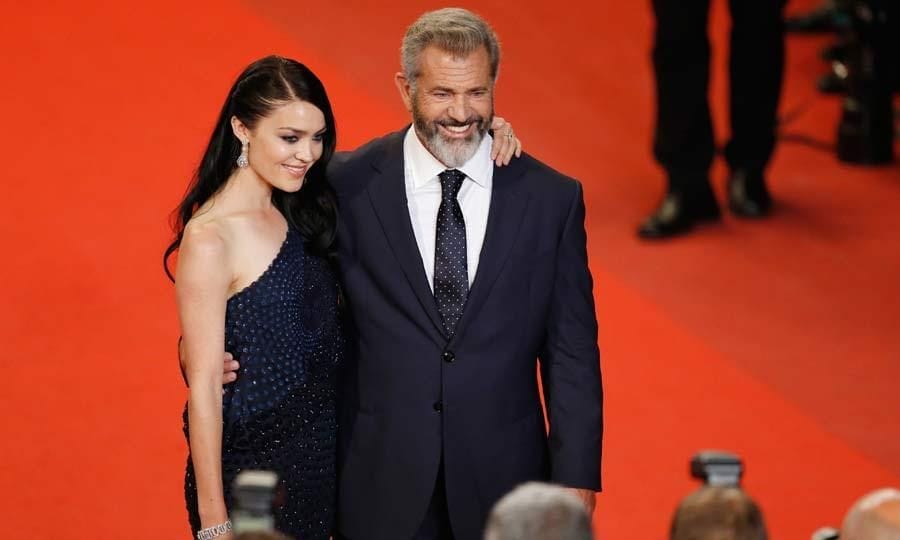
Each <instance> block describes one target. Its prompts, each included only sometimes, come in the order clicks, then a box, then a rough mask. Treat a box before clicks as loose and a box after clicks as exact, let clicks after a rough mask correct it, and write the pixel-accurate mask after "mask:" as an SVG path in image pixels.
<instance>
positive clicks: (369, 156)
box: [328, 129, 406, 181]
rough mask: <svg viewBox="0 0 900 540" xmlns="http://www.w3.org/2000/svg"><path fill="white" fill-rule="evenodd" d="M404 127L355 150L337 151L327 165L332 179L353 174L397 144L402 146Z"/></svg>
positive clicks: (370, 164)
mask: <svg viewBox="0 0 900 540" xmlns="http://www.w3.org/2000/svg"><path fill="white" fill-rule="evenodd" d="M405 132H406V129H402V130H400V131H395V132H393V133H388V134H387V135H383V136H381V137H378V138H375V139H372V140H371V141H369V142H367V143H366V144H364V145H362V146H360V147H359V148H357V149H355V150H350V151H343V152H337V153H336V154H335V155H334V158H332V160H331V163H329V165H328V174H329V176H330V177H331V179H332V181H336V180H337V181H340V180H343V179H344V177H346V176H348V175H350V176H352V175H354V173H357V172H358V169H360V168H361V167H370V166H372V165H373V164H375V163H377V162H378V161H380V160H381V159H382V157H383V156H384V153H385V152H387V151H389V150H391V149H394V148H395V147H397V146H399V147H401V148H402V145H403V136H404V133H405Z"/></svg>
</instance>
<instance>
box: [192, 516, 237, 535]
mask: <svg viewBox="0 0 900 540" xmlns="http://www.w3.org/2000/svg"><path fill="white" fill-rule="evenodd" d="M230 530H231V520H230V519H229V520H228V521H226V522H225V523H219V524H218V525H213V526H212V527H207V528H205V529H200V530H199V531H197V540H211V539H212V538H218V537H220V536H222V535H223V534H225V533H227V532H228V531H230Z"/></svg>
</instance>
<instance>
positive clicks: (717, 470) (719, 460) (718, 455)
mask: <svg viewBox="0 0 900 540" xmlns="http://www.w3.org/2000/svg"><path fill="white" fill-rule="evenodd" d="M743 474H744V464H743V462H741V458H740V457H738V456H737V455H735V454H732V453H730V452H725V451H722V450H701V451H700V452H698V453H696V454H694V457H692V458H691V476H692V477H694V478H697V479H699V480H703V483H704V484H706V485H708V486H726V487H729V486H734V487H739V486H740V484H741V476H742V475H743Z"/></svg>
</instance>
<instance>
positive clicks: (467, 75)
mask: <svg viewBox="0 0 900 540" xmlns="http://www.w3.org/2000/svg"><path fill="white" fill-rule="evenodd" d="M420 70H421V71H420V75H419V78H418V79H417V80H416V81H415V83H416V84H415V89H413V87H412V85H410V84H409V81H406V79H405V78H404V77H403V76H402V75H398V79H397V84H398V86H399V87H400V94H401V96H402V97H403V100H404V102H405V103H406V105H407V108H408V109H409V110H410V111H411V112H412V115H413V124H414V125H415V128H416V133H417V134H418V135H419V139H420V140H421V141H422V144H424V145H425V148H427V149H428V151H429V152H431V154H432V155H433V156H434V157H436V158H437V159H438V160H439V161H440V162H441V163H443V164H444V165H446V166H447V167H449V168H456V167H460V166H462V165H463V164H464V163H465V162H466V161H468V160H469V159H470V158H471V157H472V156H473V155H474V154H475V151H476V150H478V146H479V145H480V144H481V140H482V139H483V138H484V134H485V133H487V130H488V127H489V126H490V125H491V120H492V119H493V117H494V95H493V91H494V85H493V80H492V79H491V63H490V58H489V56H488V52H487V49H486V48H484V47H481V48H479V49H477V50H476V51H474V52H473V53H471V54H469V56H466V57H464V58H459V57H454V56H453V55H452V54H450V53H448V52H446V51H443V50H441V49H439V48H437V47H434V46H429V47H426V48H425V50H424V51H423V52H422V55H421V57H420Z"/></svg>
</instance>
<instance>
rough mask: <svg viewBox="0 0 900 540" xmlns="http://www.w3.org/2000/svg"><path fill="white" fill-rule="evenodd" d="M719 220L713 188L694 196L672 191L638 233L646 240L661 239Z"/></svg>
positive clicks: (639, 228)
mask: <svg viewBox="0 0 900 540" xmlns="http://www.w3.org/2000/svg"><path fill="white" fill-rule="evenodd" d="M717 219H719V206H718V205H717V204H716V200H715V198H714V197H713V196H712V192H711V191H709V192H708V193H704V194H702V195H700V196H693V197H689V196H686V194H684V193H682V192H679V191H669V192H668V193H667V194H666V197H665V198H664V199H663V201H662V203H661V204H660V205H659V208H657V209H656V211H655V212H653V214H651V215H650V216H648V217H647V219H645V220H644V222H643V223H641V225H640V227H638V230H637V234H638V236H639V237H641V238H643V239H645V240H661V239H664V238H670V237H672V236H678V235H680V234H684V233H686V232H688V231H689V230H691V229H692V228H693V226H694V225H695V224H697V223H700V222H703V221H715V220H717Z"/></svg>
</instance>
